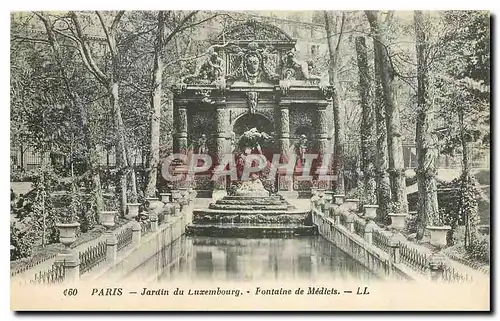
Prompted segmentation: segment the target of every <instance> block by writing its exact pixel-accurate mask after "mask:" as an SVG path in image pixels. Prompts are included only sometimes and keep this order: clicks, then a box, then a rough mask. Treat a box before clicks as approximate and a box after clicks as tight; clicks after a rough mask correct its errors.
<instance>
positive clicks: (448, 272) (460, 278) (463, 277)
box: [441, 266, 472, 283]
mask: <svg viewBox="0 0 500 321" xmlns="http://www.w3.org/2000/svg"><path fill="white" fill-rule="evenodd" d="M441 278H442V280H443V281H445V282H449V283H466V282H472V277H470V276H469V275H468V274H466V273H463V274H462V273H458V272H457V271H456V270H455V269H454V268H452V267H449V266H443V272H442V276H441Z"/></svg>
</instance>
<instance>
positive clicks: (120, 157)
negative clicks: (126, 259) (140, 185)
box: [109, 81, 128, 214]
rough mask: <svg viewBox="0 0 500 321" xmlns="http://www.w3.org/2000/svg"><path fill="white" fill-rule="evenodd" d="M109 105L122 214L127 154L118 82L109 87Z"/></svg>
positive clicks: (125, 197)
mask: <svg viewBox="0 0 500 321" xmlns="http://www.w3.org/2000/svg"><path fill="white" fill-rule="evenodd" d="M109 94H110V96H109V97H110V103H111V107H112V110H113V116H114V120H115V130H116V142H115V149H116V150H115V154H116V166H117V168H118V184H117V194H118V195H120V211H121V213H122V214H125V213H126V210H127V169H128V164H127V156H126V155H127V154H126V153H127V152H126V150H125V128H124V125H123V119H122V113H121V108H120V103H119V102H120V101H119V95H118V82H116V81H113V82H111V83H110V86H109Z"/></svg>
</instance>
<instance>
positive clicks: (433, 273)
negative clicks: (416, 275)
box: [429, 253, 445, 281]
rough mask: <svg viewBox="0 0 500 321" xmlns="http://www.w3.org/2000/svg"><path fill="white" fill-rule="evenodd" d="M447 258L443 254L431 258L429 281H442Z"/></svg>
mask: <svg viewBox="0 0 500 321" xmlns="http://www.w3.org/2000/svg"><path fill="white" fill-rule="evenodd" d="M444 261H445V258H444V256H443V255H441V254H435V253H434V254H432V255H431V256H430V258H429V279H430V280H431V281H440V280H442V278H443V272H444Z"/></svg>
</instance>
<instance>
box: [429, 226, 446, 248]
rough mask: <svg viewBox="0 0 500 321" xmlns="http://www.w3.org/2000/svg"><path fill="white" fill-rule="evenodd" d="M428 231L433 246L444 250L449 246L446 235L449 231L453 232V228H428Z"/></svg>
mask: <svg viewBox="0 0 500 321" xmlns="http://www.w3.org/2000/svg"><path fill="white" fill-rule="evenodd" d="M426 230H427V231H429V233H430V240H429V243H431V245H433V246H436V247H439V248H442V247H445V246H446V245H447V242H446V235H447V234H448V231H449V230H451V226H449V225H443V226H433V225H430V226H427V227H426Z"/></svg>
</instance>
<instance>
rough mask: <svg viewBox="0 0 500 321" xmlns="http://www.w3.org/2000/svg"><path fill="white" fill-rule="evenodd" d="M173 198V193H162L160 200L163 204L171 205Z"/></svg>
mask: <svg viewBox="0 0 500 321" xmlns="http://www.w3.org/2000/svg"><path fill="white" fill-rule="evenodd" d="M171 197H172V193H160V199H161V201H162V202H163V203H170V202H171V201H172V199H171Z"/></svg>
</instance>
